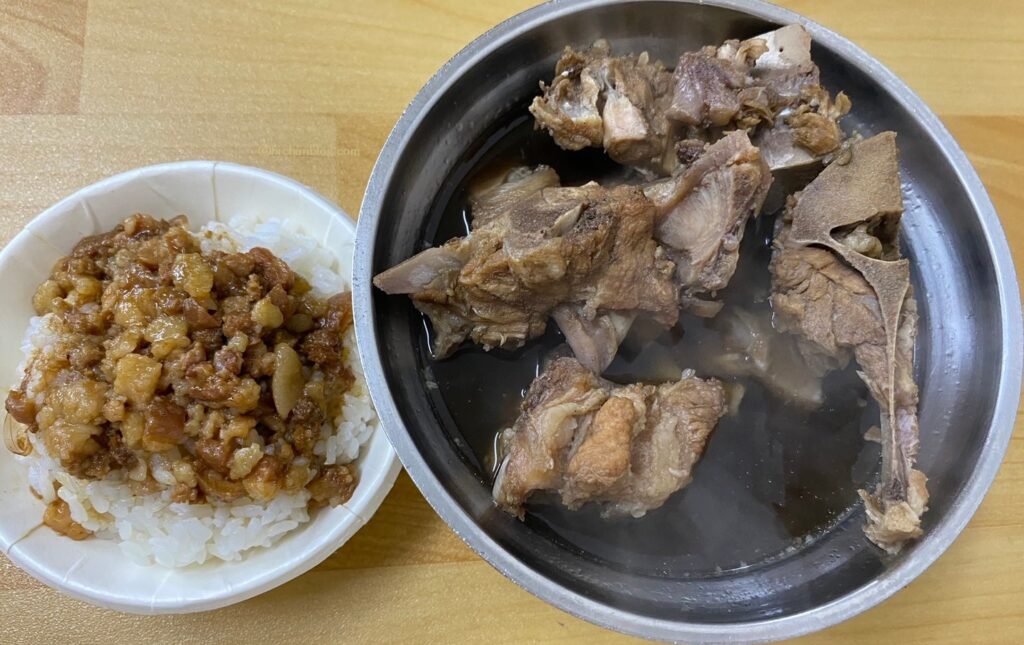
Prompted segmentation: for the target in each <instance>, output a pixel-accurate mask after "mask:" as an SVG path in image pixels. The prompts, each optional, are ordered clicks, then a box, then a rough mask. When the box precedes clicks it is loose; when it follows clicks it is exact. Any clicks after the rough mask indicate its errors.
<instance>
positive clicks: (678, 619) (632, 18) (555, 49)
mask: <svg viewBox="0 0 1024 645" xmlns="http://www.w3.org/2000/svg"><path fill="white" fill-rule="evenodd" d="M793 22H799V23H802V24H804V25H805V26H806V27H807V29H808V30H809V31H810V33H811V34H812V36H813V38H814V52H813V53H814V58H815V60H816V61H817V62H818V64H819V66H820V67H821V70H822V75H823V79H824V83H825V85H826V86H829V87H833V88H843V89H844V90H845V91H846V92H847V93H848V94H850V95H851V97H852V99H853V103H854V106H855V108H854V111H853V113H852V114H851V115H850V117H848V120H847V121H845V122H844V123H845V125H846V127H847V128H853V129H856V130H859V131H860V132H861V133H863V134H865V135H869V134H872V133H875V132H878V131H882V130H889V129H892V130H895V131H897V132H898V133H899V145H900V151H901V171H902V175H903V180H904V187H905V197H906V205H907V215H906V217H905V219H904V230H905V233H904V239H905V244H906V246H907V249H908V252H909V254H910V256H911V257H912V258H913V262H914V267H915V273H914V282H915V288H916V289H917V294H918V300H919V302H920V306H921V310H922V311H921V314H922V316H921V321H922V325H921V327H922V328H921V334H920V339H919V346H918V380H919V383H920V385H921V427H922V428H923V436H922V452H921V455H920V463H921V465H922V467H923V470H924V471H925V472H926V473H928V475H929V477H930V485H929V487H930V489H931V502H930V510H929V511H928V513H927V514H926V516H925V520H924V525H925V531H926V533H925V537H924V538H923V539H921V540H920V541H918V542H917V543H916V544H914V545H912V546H911V547H910V548H908V549H905V550H904V552H903V553H902V554H900V555H899V556H898V557H896V558H894V559H884V558H882V557H880V556H879V553H878V552H877V551H876V550H875V549H873V548H872V547H870V546H869V545H868V544H867V543H866V540H864V538H863V537H862V535H861V533H860V525H861V523H862V522H863V516H862V514H861V512H860V511H859V510H858V509H854V510H853V511H851V513H849V514H848V516H847V517H846V518H845V519H844V520H843V521H841V522H839V523H838V524H837V525H836V526H835V527H834V528H833V529H832V530H831V531H830V532H829V533H828V534H826V535H825V536H823V537H822V538H821V539H818V540H816V541H814V542H812V543H810V544H808V545H806V546H805V547H803V548H802V549H799V550H797V551H796V552H795V553H793V554H791V556H790V557H787V558H783V559H781V560H779V561H776V562H772V563H770V564H765V565H763V566H757V567H749V568H748V569H744V570H739V571H732V572H726V573H724V574H722V575H703V574H702V575H656V574H651V573H650V572H646V573H642V574H641V573H637V572H631V571H629V570H628V569H622V568H613V567H608V566H605V565H604V564H602V562H601V561H599V560H598V559H596V558H594V557H591V556H589V555H588V554H587V553H586V552H582V551H580V550H578V549H571V548H567V547H566V546H565V545H563V544H559V543H558V542H557V541H554V540H551V539H549V538H548V537H546V536H545V535H543V534H542V532H539V531H537V530H536V527H531V526H530V525H527V524H523V523H521V522H518V521H516V520H514V519H512V518H510V517H508V516H506V515H505V514H503V513H499V512H496V510H495V509H494V507H493V505H492V503H491V498H490V490H489V487H488V481H487V474H486V473H481V472H480V469H479V467H475V466H474V465H473V461H472V460H471V459H468V458H467V457H466V446H465V442H464V441H463V439H462V438H461V437H460V436H459V435H458V433H457V432H456V433H447V432H445V431H444V430H443V425H444V424H443V423H442V422H441V420H440V419H439V415H440V414H443V411H439V410H438V409H437V408H436V406H435V405H433V404H432V403H431V398H430V397H429V396H428V395H427V392H426V387H425V383H424V379H423V376H422V370H423V368H424V363H423V360H424V359H423V357H422V354H421V352H419V351H417V347H419V345H418V343H419V340H420V336H421V335H422V334H423V328H422V326H421V323H420V321H419V319H418V317H416V316H415V315H413V310H412V308H411V306H410V305H409V303H408V301H407V300H406V299H404V298H389V297H385V296H383V295H382V294H380V293H379V292H375V291H374V289H373V288H372V286H371V277H372V276H373V275H374V274H376V273H377V272H379V271H381V270H383V269H385V268H387V267H390V266H392V265H394V264H396V263H397V262H399V261H400V260H403V259H405V258H407V257H409V256H410V255H412V254H413V253H415V252H416V251H418V250H420V249H421V248H422V246H423V244H424V241H425V240H430V239H431V238H432V236H433V234H434V231H435V230H436V227H437V222H436V221H431V218H432V217H436V214H432V213H434V211H435V209H433V208H432V205H433V204H435V203H436V202H437V200H439V199H444V198H445V196H444V195H439V191H442V189H443V188H444V187H446V186H449V185H450V182H448V178H449V177H450V176H451V175H452V173H455V172H458V171H459V168H460V164H463V163H464V162H465V160H466V159H467V158H469V157H471V156H472V155H473V153H474V151H475V147H476V146H478V145H479V144H478V142H479V141H480V139H481V137H482V136H483V135H485V134H486V133H488V132H492V131H493V129H494V128H495V127H496V126H497V125H500V124H502V123H504V122H506V121H507V120H508V119H509V118H511V115H512V114H513V113H514V112H516V111H521V110H522V109H523V107H524V105H525V102H526V101H527V100H528V98H529V97H530V96H532V95H533V94H535V93H536V91H537V81H538V79H546V78H548V77H549V76H550V75H551V70H552V69H553V68H554V63H555V60H556V59H557V57H558V56H559V54H560V52H561V51H562V48H563V47H564V46H565V45H566V44H568V43H573V44H578V45H581V44H586V43H589V42H591V41H593V40H594V39H596V38H599V37H602V38H606V39H608V40H609V41H610V42H611V44H612V46H613V48H614V50H615V51H620V52H627V51H635V52H638V51H641V50H647V51H650V52H651V53H652V54H653V55H654V56H658V57H661V58H662V59H664V60H671V59H672V58H674V56H675V55H677V54H678V53H679V52H680V51H685V50H689V49H694V48H696V47H698V46H701V45H704V44H707V43H714V42H718V41H721V40H723V39H726V38H735V37H748V36H751V35H754V34H757V33H761V32H764V31H766V30H768V29H771V28H774V26H777V25H781V24H786V23H793ZM353 284H354V291H355V297H356V301H357V303H358V304H359V305H360V306H357V307H356V311H357V314H356V332H357V335H358V339H359V349H360V354H361V357H362V360H363V364H364V366H365V369H366V374H367V379H368V382H369V386H370V390H371V393H372V395H373V399H374V402H375V403H376V405H377V409H378V411H379V413H380V416H381V419H382V421H383V425H384V428H385V431H386V432H387V434H388V437H389V438H390V439H391V441H392V443H393V444H394V446H395V448H396V449H397V451H398V454H399V456H400V457H401V459H402V462H403V463H404V464H405V467H406V468H407V469H408V471H409V473H410V475H411V476H412V478H413V480H414V481H415V482H416V484H417V486H419V488H420V490H421V491H422V492H423V494H424V495H425V496H426V498H427V499H428V500H429V502H430V503H431V504H432V505H433V506H434V508H435V509H436V510H437V512H438V513H439V514H440V515H441V516H442V517H443V518H444V520H445V521H446V522H447V523H448V524H449V525H450V526H451V527H452V529H454V530H455V531H456V532H457V533H458V534H459V535H460V536H461V537H462V538H463V539H464V540H465V541H466V542H467V543H468V544H469V545H470V546H471V547H472V548H473V549H474V550H476V551H477V552H478V553H480V555H482V556H483V557H484V558H486V559H487V560H488V561H489V562H490V563H491V564H492V565H494V566H495V567H496V568H497V569H498V570H499V571H501V572H502V573H503V574H505V575H506V576H508V577H509V578H511V579H512V580H514V581H515V582H516V583H518V584H520V585H521V586H523V587H524V588H526V589H527V590H529V591H530V592H532V593H534V594H536V595H537V596H539V597H541V598H543V599H544V600H546V601H548V602H550V603H552V604H554V605H556V606H558V607H560V608H562V609H564V610H566V611H569V612H571V613H573V614H575V615H577V616H580V617H582V618H585V619H587V620H590V621H592V622H595V623H598V624H600V625H604V626H606V627H610V628H612V629H616V630H620V631H623V632H627V633H631V634H636V635H639V636H645V637H648V638H657V639H662V640H671V641H676V640H685V641H725V642H739V641H763V640H771V639H779V638H784V637H791V636H795V635H799V634H804V633H807V632H810V631H813V630H817V629H821V628H823V627H826V626H828V625H832V624H834V623H837V622H839V621H841V620H844V619H846V618H849V617H850V616H853V615H855V614H857V613H858V612H861V611H864V610H865V609H867V608H869V607H871V606H873V605H875V604H877V603H879V602H881V601H883V600H885V599H886V598H888V597H889V596H891V595H892V594H893V593H895V592H896V591H897V590H898V589H900V588H902V587H903V586H904V585H906V584H907V583H908V582H910V581H911V580H913V579H914V578H915V577H916V576H918V575H919V574H920V573H921V572H922V571H923V570H924V569H925V568H926V567H927V566H928V565H929V564H931V563H932V562H934V561H935V559H936V558H938V557H939V555H940V554H942V552H943V551H945V549H946V548H947V547H948V546H949V544H950V543H951V542H952V541H953V540H954V539H955V538H956V536H957V535H958V534H959V533H960V531H961V530H962V529H963V527H964V526H965V525H966V524H967V521H968V520H969V519H970V517H971V515H972V514H973V513H974V511H975V509H976V508H977V506H978V504H979V503H980V501H981V498H982V496H983V495H984V494H985V492H986V490H987V489H988V487H989V485H990V484H991V482H992V479H993V477H994V476H995V474H996V471H997V469H998V468H999V464H1000V462H1001V460H1002V458H1003V454H1004V452H1005V449H1006V446H1007V443H1008V441H1009V438H1010V434H1011V432H1012V430H1013V423H1014V417H1015V412H1016V408H1017V404H1018V396H1019V393H1020V384H1021V357H1022V343H1021V327H1022V325H1021V307H1020V300H1019V294H1018V289H1017V282H1016V279H1015V274H1014V268H1013V265H1012V261H1011V259H1010V253H1009V250H1008V248H1007V243H1006V239H1005V237H1004V234H1003V231H1002V229H1001V228H1000V224H999V220H998V218H997V216H996V213H995V211H994V209H993V207H992V204H991V202H990V201H989V198H988V196H987V195H986V194H985V189H984V188H983V187H982V184H981V182H980V181H979V179H978V177H977V175H976V174H975V172H974V170H973V169H972V168H971V166H970V164H969V163H968V161H967V158H966V156H965V155H964V153H963V152H962V151H961V150H960V148H959V147H958V146H957V144H956V143H955V142H954V140H953V138H952V137H951V136H950V134H949V133H948V132H947V130H946V129H945V127H943V125H942V124H941V123H940V121H939V120H938V118H936V117H935V115H934V114H933V113H932V112H931V111H930V110H929V109H928V108H927V107H926V106H925V105H924V103H923V102H922V101H921V100H920V99H919V98H918V97H917V96H915V95H914V94H913V93H912V92H911V91H910V89H908V88H907V86H906V85H904V84H903V83H902V82H901V81H900V80H899V79H898V78H896V77H895V76H894V75H893V74H892V73H891V72H890V71H889V70H887V69H885V68H884V67H883V66H882V65H880V64H879V63H878V62H877V61H875V60H874V59H872V58H871V57H870V56H868V55H867V54H866V53H865V52H864V51H862V50H861V49H859V48H858V47H856V46H855V45H853V44H852V43H850V42H849V41H847V40H845V39H844V38H842V37H840V36H838V35H836V34H835V33H833V32H831V31H829V30H827V29H825V28H823V27H821V26H820V25H817V24H814V23H812V22H810V21H808V20H806V19H804V18H802V17H801V16H799V15H797V14H795V13H793V12H790V11H787V10H785V9H781V8H778V7H775V6H772V5H769V4H766V3H762V2H755V1H752V0H704V1H702V2H696V1H692V2H691V1H684V2H657V1H632V0H588V1H584V2H556V3H553V4H547V5H543V6H540V7H537V8H535V9H532V10H530V11H527V12H525V13H523V14H520V15H518V16H516V17H514V18H512V19H510V20H508V21H506V22H505V23H502V24H501V25H499V26H498V27H496V28H495V29H493V30H491V31H490V32H488V33H486V34H485V35H483V36H482V37H480V38H479V39H477V40H476V41H474V42H473V43H472V44H470V45H469V46H468V47H466V48H465V49H464V50H462V51H461V52H460V53H459V54H458V55H457V56H455V58H453V59H452V60H451V61H449V62H448V63H447V64H446V65H445V66H444V67H443V68H442V69H441V70H440V71H439V72H438V73H437V74H436V75H435V76H434V78H432V79H431V80H430V82H429V83H427V85H426V86H425V87H424V88H423V90H422V91H421V92H420V93H419V94H418V95H417V96H416V98H415V99H414V100H413V102H412V104H411V105H410V106H409V108H408V110H407V111H406V112H405V114H404V115H403V116H402V118H401V120H400V121H399V122H398V125H397V126H396V127H395V130H394V132H393V133H392V134H391V137H390V138H389V139H388V141H387V144H386V145H385V147H384V150H383V152H382V153H381V155H380V158H379V159H378V161H377V165H376V167H375V168H374V171H373V175H372V177H371V179H370V182H369V186H368V188H367V193H366V198H365V200H364V202H363V207H362V211H361V213H360V217H359V223H358V233H357V250H356V258H355V270H354V280H353ZM495 378H501V376H500V375H495ZM697 476H698V477H699V476H700V472H699V470H698V473H697ZM737 531H742V527H737Z"/></svg>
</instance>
